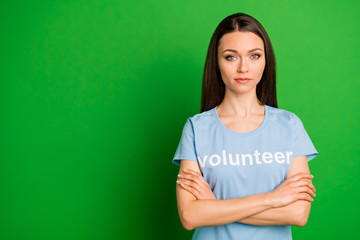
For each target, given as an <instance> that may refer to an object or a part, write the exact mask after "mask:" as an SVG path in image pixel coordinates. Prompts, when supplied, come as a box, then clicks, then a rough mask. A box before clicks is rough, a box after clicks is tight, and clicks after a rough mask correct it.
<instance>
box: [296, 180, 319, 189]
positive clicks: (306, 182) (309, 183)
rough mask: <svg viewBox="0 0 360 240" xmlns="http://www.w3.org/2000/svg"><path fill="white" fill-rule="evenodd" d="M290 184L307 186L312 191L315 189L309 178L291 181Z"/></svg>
mask: <svg viewBox="0 0 360 240" xmlns="http://www.w3.org/2000/svg"><path fill="white" fill-rule="evenodd" d="M292 184H293V186H294V187H301V186H307V187H309V188H311V190H312V191H313V192H315V191H316V189H315V186H314V185H313V184H312V183H311V181H309V180H299V181H297V182H293V183H292Z"/></svg>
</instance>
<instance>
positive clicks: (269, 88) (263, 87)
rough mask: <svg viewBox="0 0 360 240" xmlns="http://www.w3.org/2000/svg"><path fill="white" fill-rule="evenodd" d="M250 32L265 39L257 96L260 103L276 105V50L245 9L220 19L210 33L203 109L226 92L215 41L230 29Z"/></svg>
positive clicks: (203, 91)
mask: <svg viewBox="0 0 360 240" xmlns="http://www.w3.org/2000/svg"><path fill="white" fill-rule="evenodd" d="M236 31H240V32H253V33H255V34H256V35H258V36H259V37H260V38H261V39H262V40H263V42H264V47H265V69H264V72H263V75H262V77H261V80H260V82H259V83H258V84H257V86H256V96H257V98H258V99H259V101H260V104H262V105H264V104H267V105H269V106H272V107H276V108H277V107H278V105H277V98H276V64H275V54H274V50H273V47H272V45H271V42H270V38H269V36H268V35H267V33H266V31H265V29H264V28H263V26H262V25H261V24H260V23H259V22H258V21H257V20H256V19H255V18H253V17H251V16H249V15H247V14H245V13H235V14H232V15H230V16H228V17H226V18H225V19H224V20H222V21H221V22H220V24H219V25H218V26H217V28H216V29H215V32H214V34H213V35H212V37H211V40H210V44H209V48H208V52H207V56H206V61H205V66H204V73H203V79H202V92H201V107H200V112H204V111H207V110H210V109H212V108H214V107H215V106H217V105H219V104H220V103H221V102H222V100H223V99H224V96H225V85H224V82H223V80H222V78H221V74H220V69H219V66H218V61H217V59H218V56H217V55H218V54H217V51H218V45H219V40H220V39H221V37H222V36H223V35H224V34H226V33H230V32H236Z"/></svg>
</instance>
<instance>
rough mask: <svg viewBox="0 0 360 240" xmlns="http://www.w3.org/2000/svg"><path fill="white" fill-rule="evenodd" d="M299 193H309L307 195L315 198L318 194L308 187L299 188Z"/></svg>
mask: <svg viewBox="0 0 360 240" xmlns="http://www.w3.org/2000/svg"><path fill="white" fill-rule="evenodd" d="M297 191H298V192H302V193H307V194H309V195H310V196H312V197H315V196H316V194H315V193H314V192H313V190H312V189H310V188H309V187H307V186H303V187H299V188H298V189H297Z"/></svg>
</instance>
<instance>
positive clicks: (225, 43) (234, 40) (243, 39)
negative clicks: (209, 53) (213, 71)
mask: <svg viewBox="0 0 360 240" xmlns="http://www.w3.org/2000/svg"><path fill="white" fill-rule="evenodd" d="M218 48H219V51H223V50H225V49H228V48H229V49H234V50H238V51H248V50H251V49H255V48H260V49H264V42H263V40H262V39H261V38H260V37H259V36H258V35H256V34H255V33H253V32H239V31H237V32H231V33H226V34H224V35H223V36H222V37H221V39H220V40H219V47H218Z"/></svg>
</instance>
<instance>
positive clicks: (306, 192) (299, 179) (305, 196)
mask: <svg viewBox="0 0 360 240" xmlns="http://www.w3.org/2000/svg"><path fill="white" fill-rule="evenodd" d="M312 178H313V176H312V175H311V174H310V173H298V174H295V175H293V176H291V177H289V178H287V179H285V181H283V182H282V183H281V184H280V185H279V186H278V187H277V188H275V189H274V190H273V191H271V192H270V193H269V194H270V199H271V201H272V203H273V205H274V207H281V206H286V205H288V204H290V203H292V202H295V201H297V200H305V201H309V202H312V201H313V200H314V199H313V198H312V197H315V196H316V195H315V193H314V192H315V187H314V185H313V184H312V181H311V180H312Z"/></svg>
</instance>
